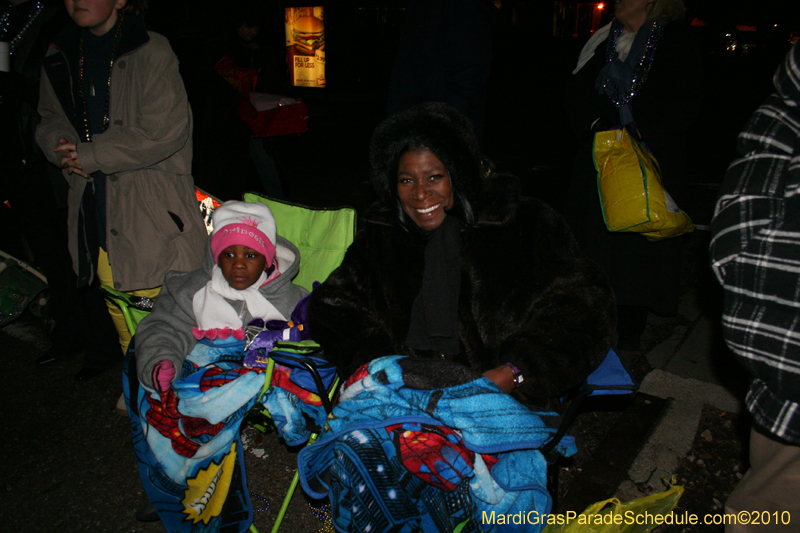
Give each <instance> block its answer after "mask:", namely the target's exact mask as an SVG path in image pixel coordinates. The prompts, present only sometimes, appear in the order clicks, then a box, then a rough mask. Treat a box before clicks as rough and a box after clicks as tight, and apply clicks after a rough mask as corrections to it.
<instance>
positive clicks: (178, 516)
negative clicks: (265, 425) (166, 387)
mask: <svg viewBox="0 0 800 533" xmlns="http://www.w3.org/2000/svg"><path fill="white" fill-rule="evenodd" d="M243 348H244V341H237V340H235V339H233V337H229V338H228V339H226V340H220V339H216V340H214V341H209V340H206V339H204V340H201V341H199V342H198V343H197V345H196V347H195V348H194V350H192V353H191V354H190V355H189V357H188V358H187V359H186V361H185V362H184V365H183V368H182V370H181V375H180V377H179V378H178V379H176V380H175V381H174V382H173V384H172V388H171V389H170V391H169V392H167V393H162V394H159V393H157V392H156V391H154V390H152V389H147V388H145V387H144V386H142V385H141V384H140V383H139V382H138V380H137V378H136V365H135V361H134V359H133V356H132V355H130V354H129V357H127V358H126V361H125V377H124V380H123V389H124V391H125V401H126V402H127V404H128V413H129V414H130V415H131V424H132V426H133V442H134V449H135V451H136V458H137V460H138V463H139V474H140V476H141V478H142V483H143V484H144V487H145V490H146V491H147V496H148V497H149V498H150V501H151V502H152V503H153V506H154V507H155V508H156V510H157V511H158V514H159V516H160V517H161V523H162V524H163V525H164V528H165V529H166V530H167V531H169V532H176V533H177V532H181V533H188V532H191V533H200V532H212V531H226V532H231V533H234V532H243V531H246V530H247V529H248V528H249V527H250V524H251V523H252V521H253V516H252V513H253V510H252V507H251V505H250V495H249V493H248V491H247V478H246V476H245V470H244V457H243V456H242V444H241V440H240V438H239V426H240V424H241V421H242V418H243V417H244V415H245V414H246V413H247V411H248V410H249V409H250V407H252V405H253V403H254V402H255V399H256V396H257V395H258V393H259V392H260V390H261V387H262V385H263V384H264V374H260V373H258V372H255V371H253V370H252V369H249V368H245V367H243V366H242V361H243V359H244V352H243ZM131 399H132V400H131Z"/></svg>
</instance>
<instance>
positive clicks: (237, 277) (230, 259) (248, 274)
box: [217, 244, 267, 291]
mask: <svg viewBox="0 0 800 533" xmlns="http://www.w3.org/2000/svg"><path fill="white" fill-rule="evenodd" d="M217 265H219V268H220V270H222V275H223V276H225V279H226V280H228V284H230V286H231V287H233V288H234V289H236V290H237V291H243V290H245V289H246V288H248V287H249V286H250V285H252V284H253V283H255V282H256V281H258V278H259V276H261V273H262V272H264V270H265V269H266V267H267V258H266V257H264V256H263V255H261V254H260V253H258V252H256V251H255V250H253V249H252V248H248V247H247V246H242V245H241V244H235V245H233V246H228V247H227V248H225V249H224V250H222V252H220V254H219V257H218V258H217Z"/></svg>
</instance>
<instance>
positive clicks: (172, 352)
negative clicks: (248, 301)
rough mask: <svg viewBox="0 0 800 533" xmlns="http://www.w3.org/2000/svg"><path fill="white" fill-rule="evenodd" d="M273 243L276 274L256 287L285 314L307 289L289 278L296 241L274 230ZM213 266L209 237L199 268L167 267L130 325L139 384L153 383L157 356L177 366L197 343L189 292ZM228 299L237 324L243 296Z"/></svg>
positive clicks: (296, 257) (296, 259)
mask: <svg viewBox="0 0 800 533" xmlns="http://www.w3.org/2000/svg"><path fill="white" fill-rule="evenodd" d="M275 249H276V254H275V257H276V258H277V260H278V268H279V269H280V272H281V275H280V276H279V277H278V278H276V279H275V280H273V281H271V282H270V283H268V284H267V285H265V286H264V287H261V289H259V291H260V292H261V294H263V295H264V297H265V298H266V299H267V300H269V302H270V303H271V304H272V305H274V306H275V308H276V309H278V311H280V312H281V314H282V315H283V316H284V317H286V319H287V320H288V319H289V316H290V315H291V314H292V311H294V308H295V306H296V305H297V302H299V301H300V300H301V299H302V298H303V297H304V296H305V295H307V294H308V291H307V290H306V289H304V288H303V287H300V286H299V285H295V284H293V283H292V279H294V277H295V276H296V275H297V272H298V270H299V265H300V251H299V250H298V249H297V247H295V245H294V244H292V243H291V242H289V241H288V240H286V239H284V238H283V237H281V236H280V235H279V236H278V242H277V246H276V247H275ZM213 266H214V259H213V257H212V255H211V245H210V241H209V244H208V245H207V246H206V255H205V257H204V258H203V266H202V267H201V268H200V269H198V270H194V271H192V272H174V271H173V272H169V273H167V276H166V277H165V278H164V284H163V286H162V288H161V292H160V293H159V295H158V297H157V298H156V303H155V305H154V306H153V312H152V313H150V314H149V315H148V316H146V317H145V318H144V319H143V320H142V322H141V323H140V324H139V327H138V328H137V330H136V372H137V374H138V376H139V381H140V382H141V383H142V384H143V385H145V386H147V387H151V388H152V387H153V368H154V367H155V366H156V364H157V363H159V362H160V361H163V360H167V361H171V362H172V363H173V364H174V365H175V368H176V369H178V372H180V368H181V366H182V365H183V361H184V360H185V359H186V357H187V356H188V355H189V353H190V352H191V351H192V349H193V348H194V346H195V344H197V339H195V338H194V335H193V334H192V328H193V327H195V326H197V320H196V319H195V316H194V311H193V310H192V300H193V298H194V295H195V293H196V292H197V291H199V290H200V289H202V288H203V287H205V285H206V283H208V281H209V280H210V279H211V270H212V268H213ZM228 302H229V303H230V304H231V305H232V306H233V308H234V309H236V310H237V311H238V312H239V316H241V317H242V324H244V325H247V323H248V322H250V321H251V320H253V317H252V316H251V315H250V312H249V311H248V310H247V306H246V305H245V303H244V301H241V300H237V301H231V300H228Z"/></svg>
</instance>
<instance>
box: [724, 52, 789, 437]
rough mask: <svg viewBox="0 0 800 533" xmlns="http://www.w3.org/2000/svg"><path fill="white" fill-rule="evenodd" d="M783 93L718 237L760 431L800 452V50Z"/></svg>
mask: <svg viewBox="0 0 800 533" xmlns="http://www.w3.org/2000/svg"><path fill="white" fill-rule="evenodd" d="M773 83H774V85H775V88H776V92H775V93H773V94H772V95H771V96H770V97H769V98H768V99H767V100H766V102H765V103H764V104H763V105H762V106H761V107H760V108H758V110H757V111H756V112H755V113H754V114H753V116H752V118H751V119H750V122H749V124H748V125H747V127H746V128H745V129H744V131H742V132H741V133H740V134H739V140H738V150H739V153H740V154H741V155H742V157H741V158H739V159H736V160H735V161H734V162H733V163H732V164H731V165H730V167H729V168H728V171H727V174H726V176H725V181H724V183H723V184H722V188H721V190H720V196H719V199H718V201H717V206H716V210H715V213H714V220H713V223H712V237H711V248H710V252H711V265H712V268H713V270H714V273H715V274H716V276H717V278H718V279H719V281H720V283H722V286H723V288H724V292H725V305H724V311H723V317H722V323H723V332H724V336H725V341H726V342H727V344H728V347H729V348H730V349H731V350H732V351H733V353H734V354H735V356H736V358H737V359H738V361H739V362H740V363H742V364H743V365H744V366H745V367H746V368H747V369H748V370H749V371H750V373H751V375H752V376H753V381H752V384H751V386H750V391H749V393H748V394H747V399H746V402H747V407H748V409H749V410H750V412H751V413H752V414H753V417H754V419H755V421H756V423H758V424H759V425H761V426H762V427H764V428H765V429H767V430H769V431H770V432H771V433H773V434H774V435H776V436H778V437H780V438H783V439H785V440H787V441H789V442H792V443H794V444H800V47H798V45H795V46H793V47H792V49H791V51H790V52H789V55H788V56H787V57H786V60H785V62H784V64H783V65H781V67H780V68H779V69H778V71H777V72H776V73H775V76H774V78H773Z"/></svg>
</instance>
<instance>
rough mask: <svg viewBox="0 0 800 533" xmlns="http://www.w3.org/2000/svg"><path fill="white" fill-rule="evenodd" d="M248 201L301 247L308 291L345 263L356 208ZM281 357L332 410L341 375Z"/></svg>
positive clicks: (309, 360) (309, 361)
mask: <svg viewBox="0 0 800 533" xmlns="http://www.w3.org/2000/svg"><path fill="white" fill-rule="evenodd" d="M243 199H244V201H245V202H262V203H264V204H266V205H267V206H268V207H269V208H270V209H271V210H272V214H273V215H274V216H275V220H276V221H277V222H278V228H280V232H279V233H280V235H282V236H283V237H285V238H286V239H288V240H289V241H291V242H292V244H294V245H295V246H297V248H298V250H300V271H299V273H298V274H297V277H296V278H295V279H294V282H295V283H296V284H298V285H300V286H302V287H305V288H306V289H308V290H309V291H310V290H311V289H312V288H313V284H314V282H315V281H319V282H323V281H325V279H327V277H328V275H329V274H330V273H331V272H333V270H334V269H335V268H336V267H337V266H339V263H341V262H342V259H343V258H344V254H345V252H346V251H347V248H348V247H349V246H350V244H351V243H352V242H353V237H354V235H355V222H356V217H355V210H353V209H352V208H349V207H345V208H337V209H324V208H323V209H314V208H309V207H306V206H301V205H298V204H291V203H288V202H282V201H278V200H274V199H272V198H269V197H266V196H262V195H259V194H256V193H245V194H244V196H243ZM272 353H273V354H275V357H277V358H279V359H280V360H281V362H282V364H289V365H293V366H294V365H296V366H300V367H303V368H305V369H306V370H308V372H309V374H310V375H311V376H312V379H313V380H314V382H315V387H316V391H317V394H318V395H319V396H320V398H321V399H322V402H323V405H324V406H325V410H326V412H328V413H330V410H331V404H330V401H331V398H332V396H333V393H334V391H335V390H336V385H337V384H338V377H335V378H334V379H333V381H332V382H331V383H330V384H328V385H327V386H326V384H324V383H323V379H322V378H321V377H320V374H319V368H317V365H318V364H319V361H318V360H314V358H313V356H307V357H303V356H302V355H300V356H298V354H292V353H290V352H287V351H284V350H277V351H274V352H272ZM274 365H275V359H274V358H273V357H270V358H269V361H268V366H267V378H266V381H265V386H264V389H263V390H262V391H261V395H260V399H261V398H263V397H264V395H265V394H266V392H267V389H268V387H269V384H270V382H271V379H272V372H273V369H274ZM260 412H261V413H262V414H263V415H264V416H269V413H268V412H267V411H266V410H264V409H262V410H260ZM316 438H317V434H312V435H311V437H310V438H309V441H308V443H309V444H310V443H313V442H314V440H316ZM299 481H300V475H299V473H298V472H297V471H295V474H294V478H293V479H292V482H291V484H290V486H289V489H288V491H287V492H286V496H285V497H284V500H283V503H282V505H281V508H280V511H279V512H278V516H277V517H276V519H275V523H274V525H273V527H272V532H273V533H276V532H277V531H278V530H279V529H280V526H281V523H282V522H283V517H284V516H285V514H286V510H287V509H288V507H289V503H290V502H291V500H292V497H293V496H294V493H295V490H296V489H297V485H298V483H299Z"/></svg>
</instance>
